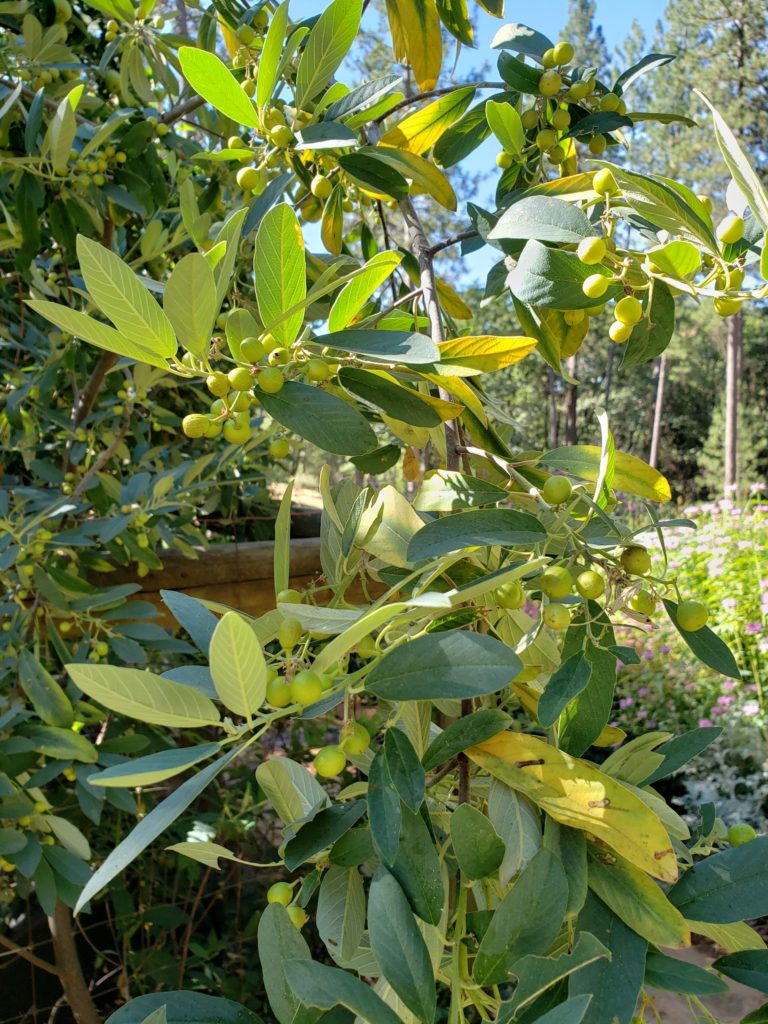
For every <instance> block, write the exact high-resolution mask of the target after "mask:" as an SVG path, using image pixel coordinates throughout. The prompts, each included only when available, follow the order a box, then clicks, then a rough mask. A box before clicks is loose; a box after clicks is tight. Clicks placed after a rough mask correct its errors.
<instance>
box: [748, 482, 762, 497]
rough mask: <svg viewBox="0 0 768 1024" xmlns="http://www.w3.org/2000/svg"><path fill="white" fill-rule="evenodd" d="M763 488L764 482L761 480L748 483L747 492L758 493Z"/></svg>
mask: <svg viewBox="0 0 768 1024" xmlns="http://www.w3.org/2000/svg"><path fill="white" fill-rule="evenodd" d="M764 490H765V484H764V483H763V482H762V481H761V482H760V483H757V484H750V485H749V493H750V494H759V493H760V492H761V491H764Z"/></svg>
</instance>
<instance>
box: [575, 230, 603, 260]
mask: <svg viewBox="0 0 768 1024" xmlns="http://www.w3.org/2000/svg"><path fill="white" fill-rule="evenodd" d="M606 252H607V248H606V245H605V242H604V241H603V240H602V238H598V237H597V235H593V236H592V237H591V238H582V240H581V241H580V242H579V247H578V249H577V250H576V255H577V256H578V257H579V259H580V260H581V262H582V263H585V264H586V265H587V266H588V267H591V266H594V265H595V264H596V263H602V262H603V260H604V259H605V254H606Z"/></svg>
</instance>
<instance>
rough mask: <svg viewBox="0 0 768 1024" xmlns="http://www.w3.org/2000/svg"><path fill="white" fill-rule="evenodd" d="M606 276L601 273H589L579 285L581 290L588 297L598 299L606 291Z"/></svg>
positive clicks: (607, 283) (607, 282)
mask: <svg viewBox="0 0 768 1024" xmlns="http://www.w3.org/2000/svg"><path fill="white" fill-rule="evenodd" d="M609 283H610V282H609V281H608V278H607V277H605V276H604V275H603V274H590V275H589V277H588V278H586V279H585V281H584V282H583V284H582V286H581V290H582V291H583V292H584V294H585V295H586V296H587V298H588V299H599V298H600V296H601V295H605V293H606V292H607V291H608V285H609Z"/></svg>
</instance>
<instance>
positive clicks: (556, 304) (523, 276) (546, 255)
mask: <svg viewBox="0 0 768 1024" xmlns="http://www.w3.org/2000/svg"><path fill="white" fill-rule="evenodd" d="M591 274H602V275H603V276H604V277H610V271H608V270H606V269H605V268H604V267H600V266H591V267H588V266H586V265H585V264H584V263H582V262H581V260H580V259H579V257H578V256H577V255H576V253H572V252H563V251H562V250H560V249H550V248H548V247H547V246H546V245H542V244H541V242H537V241H530V242H527V243H526V246H525V248H524V249H523V251H522V253H521V254H520V259H519V260H518V261H517V265H516V267H515V269H514V270H513V271H512V273H511V274H510V275H509V280H508V282H507V283H508V284H509V289H510V291H511V292H512V294H513V295H514V296H515V297H516V298H517V299H519V300H520V301H521V302H524V303H526V304H527V305H529V306H544V307H546V308H548V309H587V308H589V307H590V306H594V304H595V300H594V299H590V298H588V297H587V296H586V295H585V294H584V292H583V291H582V285H583V283H584V281H585V280H586V279H587V278H588V277H589V276H590V275H591ZM620 293H621V286H620V285H618V284H609V285H608V290H607V291H606V292H605V294H604V296H602V297H601V298H600V301H601V302H606V301H608V300H609V299H615V298H616V297H617V296H618V295H619V294H620Z"/></svg>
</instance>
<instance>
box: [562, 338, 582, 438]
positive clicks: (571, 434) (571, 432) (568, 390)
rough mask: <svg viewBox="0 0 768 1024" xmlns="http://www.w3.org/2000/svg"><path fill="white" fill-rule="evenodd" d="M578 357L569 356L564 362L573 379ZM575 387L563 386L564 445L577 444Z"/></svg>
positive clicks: (571, 385)
mask: <svg viewBox="0 0 768 1024" xmlns="http://www.w3.org/2000/svg"><path fill="white" fill-rule="evenodd" d="M578 358H579V357H578V356H569V358H568V361H567V362H566V364H565V365H566V367H567V368H568V373H569V375H570V376H571V377H575V376H576V374H577V372H578ZM576 401H577V400H576V385H575V384H566V385H565V443H566V444H577V443H578V429H577V411H578V410H577V404H576Z"/></svg>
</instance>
